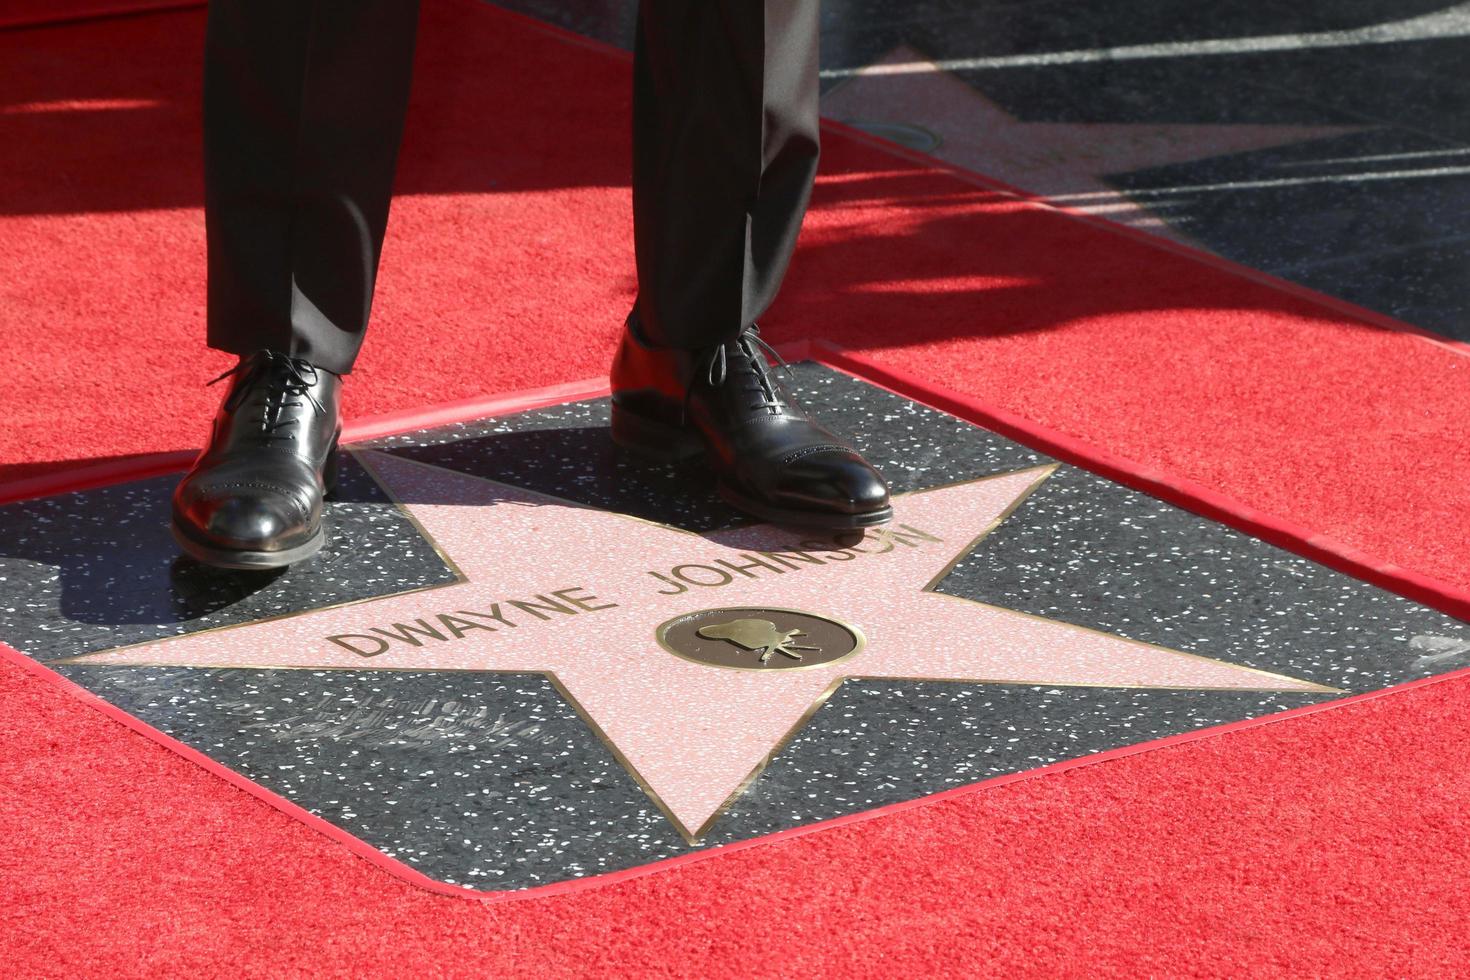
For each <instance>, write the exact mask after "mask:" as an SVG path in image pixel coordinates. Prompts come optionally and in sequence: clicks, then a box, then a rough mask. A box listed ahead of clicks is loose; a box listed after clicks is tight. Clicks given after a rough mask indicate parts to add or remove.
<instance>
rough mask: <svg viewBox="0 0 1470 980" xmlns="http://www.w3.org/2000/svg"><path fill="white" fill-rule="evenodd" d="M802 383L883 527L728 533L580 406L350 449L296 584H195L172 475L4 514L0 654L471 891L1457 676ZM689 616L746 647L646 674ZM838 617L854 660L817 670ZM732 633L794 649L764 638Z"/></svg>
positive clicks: (1248, 560) (936, 433)
mask: <svg viewBox="0 0 1470 980" xmlns="http://www.w3.org/2000/svg"><path fill="white" fill-rule="evenodd" d="M795 372H796V378H797V389H798V390H799V391H800V392H801V393H802V395H803V398H804V400H805V401H806V402H807V403H808V404H809V405H810V406H811V407H812V408H813V410H814V411H816V412H817V413H818V414H820V415H821V416H822V417H823V418H824V419H827V420H829V421H830V422H831V423H832V424H833V425H834V428H836V429H837V430H838V431H839V432H841V433H842V434H843V435H845V436H847V437H848V438H850V439H852V440H853V441H854V442H855V443H856V444H857V445H858V446H859V447H860V448H862V449H864V450H865V451H866V452H867V453H868V454H869V456H870V457H871V458H873V459H874V460H875V461H876V462H877V463H878V464H879V465H880V467H881V468H883V469H884V470H885V472H886V473H887V474H888V476H889V477H890V479H891V480H892V482H893V484H894V489H895V490H896V491H897V492H899V493H904V494H908V496H906V497H900V498H899V499H898V501H897V510H898V522H899V525H898V527H897V528H895V529H894V530H895V533H893V534H891V535H887V536H884V535H877V534H874V533H871V532H870V533H869V534H868V535H866V536H864V537H862V538H857V537H847V538H841V539H834V538H831V537H829V536H813V535H810V534H806V535H802V534H793V533H791V532H786V531H781V530H778V529H772V528H768V527H763V526H760V525H752V524H749V523H748V522H744V521H742V520H741V519H740V517H739V515H738V514H736V513H734V512H732V511H730V510H729V509H728V508H726V507H725V506H724V505H722V504H720V503H719V502H718V501H717V500H716V499H715V498H714V497H713V496H712V494H711V492H710V487H709V485H708V481H707V478H706V477H705V476H704V475H703V474H702V473H701V472H700V470H699V469H698V468H697V467H693V466H688V465H686V466H684V467H682V468H678V467H670V466H663V465H652V464H648V463H645V462H641V461H639V460H636V459H633V458H630V457H628V456H626V455H624V454H623V453H621V452H620V451H618V450H616V449H614V448H613V447H612V446H611V445H610V443H609V441H608V440H607V436H606V430H605V426H606V418H607V405H606V402H605V401H603V400H594V401H584V402H575V403H571V404H566V405H560V406H554V407H551V408H545V409H539V410H535V411H531V412H526V413H521V414H517V415H511V416H506V417H502V418H495V419H486V420H482V421H478V422H472V423H465V424H461V425H453V426H445V427H443V428H439V429H435V430H430V431H426V432H419V433H412V434H408V435H402V436H395V437H391V438H388V439H383V440H379V441H377V442H375V443H371V444H367V445H363V446H359V447H357V448H358V453H357V458H356V462H354V464H353V466H352V468H351V469H350V470H349V473H348V479H347V480H346V482H345V484H344V490H343V493H342V499H340V500H338V501H335V502H333V504H332V505H331V522H332V523H331V537H330V541H329V545H328V548H327V549H326V551H324V552H323V554H322V555H321V556H319V557H318V558H316V559H313V560H312V561H310V562H307V563H305V564H303V565H301V566H298V567H296V568H293V569H291V570H289V571H288V572H285V573H283V574H277V575H274V576H263V577H261V576H255V575H251V574H247V573H225V572H211V571H208V570H205V569H202V568H200V567H199V566H197V565H194V564H193V563H191V562H187V561H184V560H180V559H176V558H175V556H174V554H173V549H172V547H171V546H170V545H169V544H168V541H167V531H166V528H165V527H164V520H165V515H166V513H167V507H166V502H167V498H168V492H169V489H170V485H171V483H172V478H159V479H152V480H144V481H138V482H136V483H131V484H123V485H119V486H114V487H109V488H103V489H99V490H91V491H83V492H79V493H74V494H65V495H60V496H55V497H50V498H45V499H42V500H36V501H29V502H23V503H18V504H12V505H7V506H5V507H3V508H0V639H3V640H4V641H5V642H7V643H9V644H10V645H12V646H15V647H16V648H17V649H20V650H21V651H22V652H24V653H26V654H28V655H30V656H32V657H35V658H36V659H38V660H40V661H42V662H45V663H47V664H48V665H50V666H51V668H52V669H54V670H57V671H58V672H60V673H62V674H63V675H64V676H66V677H68V678H70V679H72V680H74V681H76V682H77V683H80V684H82V685H84V686H85V687H87V688H88V689H90V690H92V691H94V692H96V693H97V694H98V695H100V696H101V697H103V698H105V699H106V700H108V701H110V702H112V703H113V704H116V705H118V706H119V707H121V708H123V709H124V710H126V711H128V712H130V713H132V714H134V715H136V716H137V717H139V718H141V719H143V720H144V721H146V722H148V723H149V724H151V725H153V726H155V727H157V728H159V729H161V730H163V731H165V732H167V733H168V734H170V735H172V736H174V737H176V738H178V739H180V740H182V741H183V742H185V743H187V744H189V745H191V746H193V747H195V748H197V749H199V750H200V751H203V752H205V753H207V754H209V755H210V756H212V757H213V758H215V759H217V760H218V761H220V762H222V763H223V764H225V765H227V766H229V767H231V768H233V769H235V770H236V771H238V772H240V773H242V774H243V775H245V776H247V777H248V778H250V779H253V780H255V781H257V782H259V783H260V784H261V785H263V786H265V787H267V788H269V789H271V790H273V791H275V792H277V793H280V794H282V795H283V796H285V797H287V798H289V799H291V800H293V801H294V802H296V803H298V804H300V805H301V806H303V807H305V808H307V809H308V810H310V811H312V812H313V813H316V814H318V815H320V816H322V817H323V818H325V819H327V820H329V821H331V822H332V823H334V824H336V825H337V826H339V827H341V828H343V829H344V830H347V831H348V832H350V833H352V834H354V835H356V836H358V837H359V838H361V839H363V840H365V841H367V842H368V843H369V844H371V845H372V846H374V847H377V848H379V849H380V850H382V851H383V852H384V853H386V854H389V855H391V856H393V857H396V858H399V859H401V860H403V861H405V862H407V863H408V864H410V865H412V866H413V867H416V868H418V869H419V870H421V871H423V872H424V873H426V874H428V875H430V876H432V877H434V878H437V879H440V880H443V881H448V882H454V883H460V884H467V885H471V886H475V887H482V888H523V887H528V886H531V885H536V884H541V883H546V882H552V881H558V880H565V879H568V878H574V877H581V876H585V875H589V874H596V873H600V872H606V871H612V870H617V869H621V868H627V867H632V866H636V865H639V864H643V863H646V862H648V861H651V860H656V859H658V858H662V857H669V856H674V855H678V854H682V853H687V852H688V851H690V850H691V849H697V848H700V847H706V846H709V845H711V844H718V843H723V842H728V841H735V840H741V839H746V838H750V837H754V836H758V835H761V834H765V833H769V832H772V831H775V830H780V829H783V828H787V827H793V826H799V825H802V824H806V823H810V822H812V821H814V820H820V819H824V818H829V817H834V816H840V815H843V814H848V813H854V812H859V811H862V810H865V809H870V808H873V807H877V806H883V805H886V804H891V803H895V802H900V801H904V800H908V799H912V798H914V797H916V796H920V795H923V794H926V793H932V792H935V791H937V790H941V789H944V788H947V787H951V786H956V785H961V784H965V783H969V782H974V781H976V780H980V779H984V778H987V777H992V776H997V775H1003V774H1006V773H1012V772H1018V771H1022V770H1025V769H1029V768H1033V767H1035V766H1038V765H1044V764H1047V763H1050V762H1054V761H1058V760H1063V759H1069V758H1075V757H1078V756H1081V755H1086V754H1089V753H1092V752H1097V751H1101V750H1105V749H1108V748H1113V747H1117V746H1123V745H1129V744H1134V743H1137V742H1140V741H1145V740H1149V739H1154V738H1158V737H1162V736H1166V735H1170V734H1175V733H1179V732H1186V731H1191V730H1195V729H1199V728H1201V727H1205V726H1210V725H1215V724H1219V723H1222V722H1228V721H1232V720H1237V719H1242V718H1249V717H1254V716H1258V715H1261V714H1265V713H1269V712H1274V711H1278V710H1281V709H1284V708H1290V707H1296V706H1301V705H1308V704H1314V703H1318V702H1320V701H1323V700H1327V699H1331V698H1334V697H1338V696H1341V694H1342V693H1356V692H1361V691H1368V690H1374V689H1378V688H1382V687H1384V686H1387V685H1390V684H1395V683H1400V682H1403V681H1406V680H1411V679H1414V678H1418V677H1424V676H1429V675H1432V674H1436V673H1442V672H1445V671H1448V670H1453V669H1457V668H1458V667H1462V666H1464V665H1465V662H1466V661H1470V630H1467V628H1466V627H1465V625H1464V624H1462V623H1460V622H1458V621H1456V620H1454V619H1452V618H1450V617H1447V616H1444V615H1442V614H1440V613H1437V612H1435V611H1433V610H1430V609H1427V608H1425V607H1422V606H1418V605H1416V604H1414V603H1412V602H1409V601H1407V600H1405V599H1402V598H1400V597H1397V596H1394V595H1391V594H1389V593H1386V592H1384V591H1382V590H1379V589H1376V588H1373V587H1371V586H1368V585H1366V584H1364V583H1361V582H1358V581H1356V580H1354V579H1352V578H1349V577H1347V576H1344V575H1341V574H1339V573H1336V572H1333V571H1330V570H1328V569H1325V568H1323V567H1321V566H1318V565H1315V564H1313V563H1312V562H1309V561H1307V560H1305V559H1302V558H1299V557H1297V556H1294V555H1291V554H1289V553H1287V552H1284V551H1281V550H1280V549H1277V548H1273V547H1271V546H1269V545H1266V544H1263V543H1261V542H1259V541H1257V540H1255V539H1253V538H1250V537H1248V536H1246V535H1243V534H1240V533H1238V532H1235V531H1232V530H1229V529H1228V528H1224V527H1222V526H1220V525H1216V524H1212V523H1210V522H1209V521H1206V520H1203V519H1201V518H1199V517H1196V516H1194V515H1192V514H1189V513H1187V512H1184V511H1182V510H1179V509H1177V508H1174V507H1170V506H1168V505H1165V504H1162V503H1160V502H1158V501H1156V500H1153V499H1151V498H1149V497H1146V496H1144V495H1142V494H1138V493H1135V492H1133V491H1130V490H1127V489H1125V488H1122V487H1120V486H1118V485H1116V484H1112V483H1109V482H1108V481H1105V480H1102V479H1100V478H1098V477H1096V476H1093V475H1091V474H1088V473H1086V472H1084V471H1082V470H1079V469H1076V468H1074V467H1070V466H1060V467H1056V466H1054V465H1052V464H1051V461H1049V460H1047V459H1045V458H1043V457H1041V456H1039V455H1037V454H1036V453H1033V452H1031V451H1030V450H1028V449H1026V448H1025V447H1023V446H1020V445H1018V444H1016V443H1014V442H1011V441H1009V440H1006V439H1003V438H1001V437H999V436H996V435H994V434H992V433H989V432H987V431H985V430H983V429H979V428H976V427H974V426H971V425H969V424H967V423H964V422H961V421H959V420H956V419H954V418H951V417H949V416H946V415H944V414H942V413H939V412H936V411H933V410H930V409H927V408H923V407H921V406H918V405H916V404H914V403H912V402H909V401H907V400H906V399H903V398H901V397H899V396H897V395H893V394H891V393H888V392H885V391H882V390H880V389H878V388H875V387H873V386H871V385H868V384H867V383H865V382H862V381H860V380H857V379H854V378H851V377H849V376H846V375H843V374H840V373H838V372H835V371H832V370H830V369H827V368H824V367H821V366H818V365H813V364H802V365H798V366H797V367H796V369H795ZM390 498H391V499H390ZM395 501H396V503H395ZM649 522H658V523H656V524H654V523H649ZM666 525H667V526H666ZM904 525H907V527H905V526H904ZM992 525H993V529H992V530H990V531H989V533H988V534H985V532H986V530H987V528H989V527H991V526H992ZM982 535H983V540H980V541H979V542H978V543H977V544H975V545H974V547H973V548H971V543H972V541H973V540H974V539H975V538H977V537H980V536H982ZM956 559H957V560H956ZM931 580H934V581H935V583H936V584H935V585H934V589H935V591H936V592H938V593H942V594H943V595H928V594H925V592H924V591H923V587H924V586H925V584H926V583H927V582H929V581H931ZM946 595H947V596H951V597H959V598H961V599H966V600H971V601H968V602H964V601H955V599H953V598H950V599H946V598H945V596H946ZM782 608H788V609H790V608H794V609H797V610H800V611H802V612H803V613H804V614H809V616H808V618H807V619H806V620H801V619H800V618H799V617H798V618H796V619H789V620H783V618H782V617H783V616H787V615H788V614H786V613H781V612H779V610H780V609H782ZM701 609H703V610H708V609H715V610H727V611H728V612H722V613H720V614H719V615H715V616H714V617H713V618H711V619H708V620H701V622H710V623H715V624H716V625H718V626H719V627H720V629H722V630H725V632H719V631H716V632H715V633H714V634H713V636H714V637H715V638H716V639H720V638H728V637H729V636H732V635H733V636H735V637H737V638H739V637H744V639H743V640H741V642H742V643H744V644H745V645H743V646H739V645H737V646H732V647H730V648H729V649H728V650H727V651H726V653H727V654H728V658H727V660H728V661H729V662H732V663H739V662H741V661H740V658H742V657H744V658H746V659H745V660H744V661H743V666H741V667H740V668H739V669H733V670H732V669H730V668H729V667H728V666H719V665H712V664H711V663H710V662H701V661H700V660H699V659H698V658H697V657H687V656H682V655H681V656H675V655H674V654H673V653H671V652H669V651H668V650H666V649H661V648H660V646H659V643H658V642H657V641H656V638H655V630H656V628H657V627H658V626H660V624H663V623H665V622H667V621H669V619H670V617H671V616H677V615H679V614H683V613H688V612H692V611H694V610H701ZM312 610H321V611H316V612H313V611H312ZM752 610H754V612H753V611H752ZM290 613H301V614H303V615H295V616H291V615H285V614H290ZM444 615H447V616H448V618H447V619H446V618H444ZM812 616H814V617H816V618H815V619H813V618H811V617H812ZM824 618H825V620H827V621H830V623H835V624H838V625H841V624H852V625H853V626H854V627H855V628H856V630H857V632H856V633H853V634H851V635H854V636H863V637H865V640H866V646H863V647H862V648H861V649H858V650H857V651H856V652H855V653H852V654H851V655H844V656H842V657H839V658H837V659H833V660H831V661H830V662H822V660H823V658H822V657H820V656H818V655H816V654H812V657H813V660H812V662H811V663H810V664H800V665H799V664H798V663H797V662H796V661H795V660H794V657H797V656H800V655H801V653H800V651H801V650H802V649H803V646H806V647H807V648H810V647H811V645H812V644H813V643H816V642H821V643H826V642H828V641H827V640H826V639H818V638H819V637H820V636H822V635H823V634H821V633H820V629H819V627H820V626H821V625H822V620H823V619H824ZM742 619H744V620H753V621H754V622H755V623H757V624H762V623H763V624H764V626H763V627H761V628H762V629H765V630H766V631H767V632H768V633H769V632H770V631H771V629H772V628H774V633H772V634H771V635H769V636H756V639H750V637H751V636H753V635H756V634H752V633H750V632H749V630H750V628H751V627H750V623H749V622H746V623H745V626H744V627H741V628H743V629H746V632H745V633H741V632H740V630H739V629H734V628H733V626H732V624H735V623H737V622H738V621H739V620H742ZM222 627H224V628H222ZM231 627H232V628H231ZM798 627H799V628H800V629H798ZM732 630H733V632H732ZM757 633H759V630H757ZM803 633H804V634H805V635H800V634H803ZM788 634H789V635H788ZM834 635H835V634H834ZM170 638H174V639H170ZM730 642H731V643H735V640H730ZM763 644H764V645H768V646H763ZM120 648H121V649H120ZM762 649H765V650H766V652H767V653H768V655H769V657H770V659H771V661H772V662H773V663H774V664H775V666H774V667H773V668H772V669H770V670H767V669H764V668H762V667H761V666H760V660H759V654H760V652H761V650H762ZM844 649H847V648H844ZM798 667H799V669H787V668H798ZM767 756H769V757H770V761H769V763H768V764H767V763H766V757H767ZM747 779H748V780H749V781H748V784H747V783H745V780H747Z"/></svg>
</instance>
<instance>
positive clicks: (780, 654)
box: [655, 606, 867, 670]
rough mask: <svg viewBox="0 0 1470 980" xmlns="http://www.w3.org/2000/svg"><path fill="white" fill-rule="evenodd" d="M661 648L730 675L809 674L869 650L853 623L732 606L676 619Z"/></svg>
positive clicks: (664, 628)
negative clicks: (742, 672) (746, 672)
mask: <svg viewBox="0 0 1470 980" xmlns="http://www.w3.org/2000/svg"><path fill="white" fill-rule="evenodd" d="M655 635H656V636H657V638H658V642H659V646H661V647H663V648H664V649H665V650H667V651H669V652H670V653H672V654H674V655H675V656H676V657H682V658H683V659H685V660H690V661H693V662H694V663H697V664H704V665H705V666H707V667H724V668H725V669H727V670H806V669H809V668H812V667H824V666H826V665H827V664H834V663H836V662H837V661H839V660H846V659H848V658H849V657H851V656H853V655H855V654H856V653H858V651H860V650H862V648H863V647H864V646H865V645H866V644H867V640H866V638H864V636H863V632H862V630H860V629H858V628H857V627H856V626H853V625H852V624H850V623H844V622H842V621H840V620H836V619H831V618H829V617H827V616H818V615H817V614H816V613H810V612H805V611H803V610H800V609H779V608H776V607H774V606H727V607H723V608H719V609H701V610H699V611H698V612H692V613H684V614H683V615H682V616H675V617H674V618H673V619H670V620H668V621H667V622H665V623H663V624H662V625H661V626H659V628H658V630H657V632H656V633H655Z"/></svg>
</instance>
